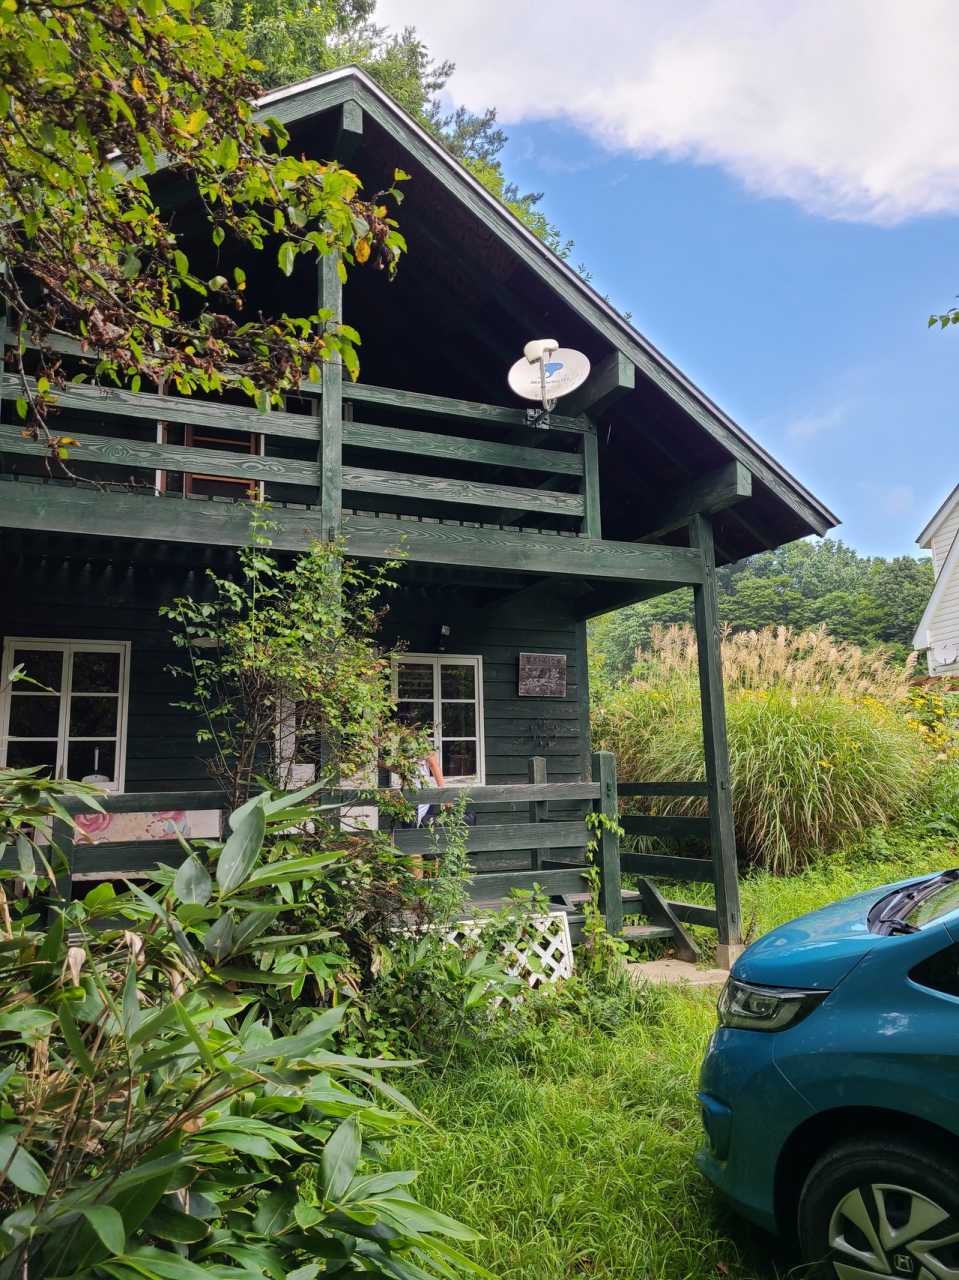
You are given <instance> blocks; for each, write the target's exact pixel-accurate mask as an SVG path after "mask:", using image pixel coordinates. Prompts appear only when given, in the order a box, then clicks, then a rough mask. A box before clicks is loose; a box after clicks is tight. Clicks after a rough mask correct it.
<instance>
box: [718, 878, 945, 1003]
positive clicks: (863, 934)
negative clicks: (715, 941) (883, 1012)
mask: <svg viewBox="0 0 959 1280" xmlns="http://www.w3.org/2000/svg"><path fill="white" fill-rule="evenodd" d="M933 874H937V873H933ZM929 878H930V877H928V876H911V877H910V878H909V879H908V880H898V881H896V883H895V884H887V885H882V886H880V887H879V888H876V889H868V890H866V892H865V893H857V894H854V895H853V896H852V897H851V898H843V899H842V900H841V901H840V902H834V903H832V905H831V906H828V907H823V908H822V909H821V910H820V911H811V912H809V914H808V915H805V916H799V917H798V918H797V919H795V920H790V922H789V924H783V925H780V926H779V928H778V929H773V930H772V932H771V933H767V934H764V935H763V937H761V938H760V939H759V941H758V942H754V943H753V945H752V946H751V947H748V948H747V949H746V950H745V951H744V952H743V954H742V955H741V956H740V958H739V959H738V960H737V961H736V963H735V965H734V966H733V970H732V973H733V977H734V978H742V979H743V981H744V982H758V983H760V984H762V985H764V986H771V987H808V988H809V989H810V990H814V991H831V990H832V989H833V987H835V986H837V985H838V984H839V983H840V982H841V981H842V979H843V978H844V977H845V976H846V974H847V973H849V972H850V971H851V970H852V969H854V968H855V966H856V965H857V964H858V963H859V961H860V960H861V959H862V958H863V956H865V955H867V954H868V953H869V952H870V951H871V950H872V949H873V947H875V946H877V945H878V944H879V943H882V942H883V941H885V939H884V938H883V937H882V936H881V935H879V934H875V933H870V932H869V928H868V925H867V916H868V915H869V911H870V909H871V908H872V907H873V906H875V904H876V903H877V902H879V900H880V899H881V898H885V897H886V895H887V894H889V893H892V892H893V890H894V889H898V888H900V887H901V886H902V885H906V884H917V883H919V881H921V880H926V879H929Z"/></svg>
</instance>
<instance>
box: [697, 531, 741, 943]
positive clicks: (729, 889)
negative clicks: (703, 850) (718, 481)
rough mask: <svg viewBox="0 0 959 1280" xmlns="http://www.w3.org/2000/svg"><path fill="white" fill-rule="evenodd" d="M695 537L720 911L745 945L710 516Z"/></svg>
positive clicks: (722, 931) (735, 939)
mask: <svg viewBox="0 0 959 1280" xmlns="http://www.w3.org/2000/svg"><path fill="white" fill-rule="evenodd" d="M689 541H690V545H691V547H694V548H696V550H698V551H699V553H700V554H701V555H702V558H703V569H704V574H703V581H702V582H701V583H700V584H698V585H697V586H695V587H694V588H693V612H694V615H695V620H696V641H697V648H698V650H699V696H700V702H701V704H702V717H703V750H704V754H705V758H706V782H707V784H708V786H709V827H710V841H711V844H712V851H713V869H714V873H715V875H714V883H715V885H716V912H717V917H718V926H717V927H718V930H719V942H720V945H722V946H726V947H736V946H739V945H741V943H742V913H741V910H740V905H739V870H738V865H737V861H736V828H735V824H734V822H733V796H732V788H731V783H730V776H729V743H728V741H727V737H726V704H725V695H724V692H723V668H722V645H721V635H720V630H719V605H718V600H717V594H716V557H715V554H714V552H713V524H712V519H711V517H710V516H708V515H704V514H703V513H701V512H697V513H696V514H695V515H693V516H691V517H690V521H689Z"/></svg>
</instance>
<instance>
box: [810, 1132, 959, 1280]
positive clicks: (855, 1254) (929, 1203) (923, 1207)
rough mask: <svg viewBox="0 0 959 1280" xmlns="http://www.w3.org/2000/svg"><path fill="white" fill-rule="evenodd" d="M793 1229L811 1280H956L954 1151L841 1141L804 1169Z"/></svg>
mask: <svg viewBox="0 0 959 1280" xmlns="http://www.w3.org/2000/svg"><path fill="white" fill-rule="evenodd" d="M796 1225H797V1226H798V1228H799V1240H800V1243H801V1245H802V1251H803V1257H804V1258H805V1259H806V1261H807V1262H808V1263H810V1264H811V1265H812V1267H813V1270H812V1272H811V1273H810V1280H811V1278H812V1277H815V1280H878V1278H879V1277H883V1278H884V1280H959V1165H957V1164H956V1160H955V1157H954V1144H953V1143H952V1142H950V1141H949V1139H948V1137H947V1135H945V1134H944V1135H943V1137H942V1139H939V1138H938V1137H936V1136H934V1135H929V1136H928V1137H927V1138H926V1140H925V1141H920V1142H913V1141H910V1140H909V1139H907V1138H904V1137H902V1136H901V1134H897V1133H889V1135H888V1136H887V1137H881V1136H874V1134H873V1133H870V1134H860V1135H856V1136H850V1137H848V1138H846V1139H844V1140H843V1141H842V1142H839V1143H837V1144H836V1145H835V1146H834V1147H830V1148H829V1150H827V1151H825V1152H823V1154H822V1155H821V1156H820V1157H819V1159H818V1160H817V1161H816V1163H815V1164H814V1165H813V1166H812V1168H811V1169H810V1170H809V1173H808V1174H807V1176H806V1180H805V1183H804V1185H803V1189H802V1194H801V1195H800V1197H799V1205H798V1214H797V1221H796Z"/></svg>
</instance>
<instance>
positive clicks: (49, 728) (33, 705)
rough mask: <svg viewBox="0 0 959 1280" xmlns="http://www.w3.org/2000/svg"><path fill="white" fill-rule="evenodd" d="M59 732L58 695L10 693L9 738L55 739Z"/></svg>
mask: <svg viewBox="0 0 959 1280" xmlns="http://www.w3.org/2000/svg"><path fill="white" fill-rule="evenodd" d="M14 688H16V685H14ZM59 732H60V696H59V694H49V693H35V694H29V693H26V694H24V693H12V694H11V695H10V737H11V738H55V737H56V736H57V734H58V733H59Z"/></svg>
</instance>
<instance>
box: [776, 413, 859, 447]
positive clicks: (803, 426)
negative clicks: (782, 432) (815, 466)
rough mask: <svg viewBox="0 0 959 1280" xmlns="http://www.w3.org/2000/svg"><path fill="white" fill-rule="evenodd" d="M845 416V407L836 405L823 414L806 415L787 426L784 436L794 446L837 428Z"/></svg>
mask: <svg viewBox="0 0 959 1280" xmlns="http://www.w3.org/2000/svg"><path fill="white" fill-rule="evenodd" d="M845 416H846V406H845V405H836V407H835V408H834V409H827V410H826V412H825V413H807V414H804V415H803V416H802V417H801V418H796V419H795V420H794V421H793V422H791V423H790V424H789V426H788V427H787V428H786V435H787V436H788V437H789V439H790V440H792V441H793V442H794V443H795V444H801V443H803V442H805V441H806V440H811V439H812V438H813V437H814V436H818V435H819V434H820V432H822V431H831V430H832V429H833V427H838V426H839V424H840V423H841V422H842V420H843V419H844V418H845Z"/></svg>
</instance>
